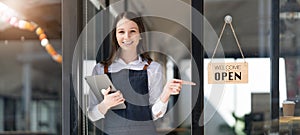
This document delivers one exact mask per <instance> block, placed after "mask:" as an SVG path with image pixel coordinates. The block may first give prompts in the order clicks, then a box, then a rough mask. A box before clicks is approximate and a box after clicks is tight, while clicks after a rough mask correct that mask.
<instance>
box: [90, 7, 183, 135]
mask: <svg viewBox="0 0 300 135" xmlns="http://www.w3.org/2000/svg"><path fill="white" fill-rule="evenodd" d="M114 26H115V28H114V29H113V31H112V49H111V53H110V56H109V58H108V59H107V60H104V61H102V62H100V63H98V64H97V65H96V66H95V67H94V70H93V75H100V74H108V76H109V77H110V79H111V80H112V82H113V84H114V86H115V87H116V89H118V91H117V92H114V93H111V94H109V93H110V91H111V88H107V89H106V90H102V94H103V95H104V99H103V101H101V102H99V101H98V100H97V99H96V97H95V95H94V94H93V93H92V92H90V98H89V99H90V103H89V118H90V119H91V120H92V121H97V120H100V119H101V120H102V121H104V124H103V126H104V128H103V130H104V132H106V133H107V134H116V135H127V134H128V135H133V134H143V135H148V134H149V135H154V134H156V132H155V127H154V125H153V120H156V119H158V118H160V117H162V116H163V115H164V114H165V112H166V110H167V103H168V100H169V97H170V95H173V94H179V92H180V90H181V86H182V84H184V83H186V82H185V81H183V80H178V79H173V80H172V81H170V82H168V83H167V84H166V85H165V87H164V88H163V87H162V86H163V85H162V78H163V77H162V67H161V65H160V64H158V63H157V62H154V61H152V59H151V58H150V57H149V55H148V53H146V52H143V51H144V50H143V45H145V37H142V35H141V33H143V32H145V27H144V24H143V22H142V18H141V17H138V16H137V15H136V14H134V13H132V12H124V13H121V14H120V15H118V16H117V17H116V20H115V24H114ZM122 103H125V105H126V109H119V110H112V107H115V106H117V105H119V104H122Z"/></svg>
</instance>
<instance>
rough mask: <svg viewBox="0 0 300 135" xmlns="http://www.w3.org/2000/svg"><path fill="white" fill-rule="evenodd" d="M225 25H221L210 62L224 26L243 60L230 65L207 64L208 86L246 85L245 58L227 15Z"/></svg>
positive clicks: (230, 18)
mask: <svg viewBox="0 0 300 135" xmlns="http://www.w3.org/2000/svg"><path fill="white" fill-rule="evenodd" d="M224 21H225V23H224V25H223V28H222V31H221V34H220V37H219V38H218V41H217V45H216V48H215V50H214V52H213V55H212V58H211V61H212V60H213V58H214V56H215V54H216V50H217V48H218V46H219V44H220V40H221V38H222V35H223V32H224V30H225V27H226V24H229V25H230V28H231V30H232V33H233V35H234V38H235V41H236V43H237V46H238V47H239V50H240V53H241V55H242V57H243V59H244V62H230V63H228V62H227V63H226V62H225V63H213V62H210V63H209V64H208V70H207V71H208V83H209V84H238V83H248V63H247V62H246V61H245V57H244V54H243V51H242V48H241V46H240V43H239V41H238V39H237V36H236V34H235V31H234V29H233V26H232V24H231V22H232V17H231V16H229V15H227V16H226V17H225V19H224Z"/></svg>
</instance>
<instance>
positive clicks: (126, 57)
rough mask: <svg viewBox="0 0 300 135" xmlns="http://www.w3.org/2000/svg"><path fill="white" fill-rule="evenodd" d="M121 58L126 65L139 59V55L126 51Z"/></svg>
mask: <svg viewBox="0 0 300 135" xmlns="http://www.w3.org/2000/svg"><path fill="white" fill-rule="evenodd" d="M120 58H121V59H122V60H124V62H125V63H126V64H128V63H130V62H132V61H135V60H137V59H138V55H137V53H132V52H129V51H128V52H126V51H122V52H121V54H120Z"/></svg>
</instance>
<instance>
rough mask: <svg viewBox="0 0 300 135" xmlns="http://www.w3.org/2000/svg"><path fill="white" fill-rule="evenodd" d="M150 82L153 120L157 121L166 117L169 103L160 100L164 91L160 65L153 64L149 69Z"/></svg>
mask: <svg viewBox="0 0 300 135" xmlns="http://www.w3.org/2000/svg"><path fill="white" fill-rule="evenodd" d="M148 81H149V83H148V85H149V96H150V98H149V102H150V104H151V105H152V108H151V110H152V117H153V120H156V119H158V118H161V117H163V116H164V114H165V113H166V111H167V106H168V101H167V102H162V101H161V99H160V95H161V93H162V89H163V73H162V67H161V65H160V64H158V63H156V62H152V63H151V65H150V66H149V67H148Z"/></svg>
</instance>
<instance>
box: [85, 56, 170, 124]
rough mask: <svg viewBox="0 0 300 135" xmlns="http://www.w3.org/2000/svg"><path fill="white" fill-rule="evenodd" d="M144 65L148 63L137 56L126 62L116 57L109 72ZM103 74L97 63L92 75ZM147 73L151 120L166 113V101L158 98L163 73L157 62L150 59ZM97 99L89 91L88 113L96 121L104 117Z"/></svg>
mask: <svg viewBox="0 0 300 135" xmlns="http://www.w3.org/2000/svg"><path fill="white" fill-rule="evenodd" d="M145 65H148V63H147V62H146V61H142V58H141V57H140V56H139V57H138V60H135V61H133V62H130V63H128V64H126V63H125V62H124V61H123V60H122V59H121V58H117V59H116V60H115V61H114V62H113V63H112V64H111V65H110V66H109V67H108V72H109V73H115V72H119V71H120V70H122V69H131V70H142V69H143V68H144V66H145ZM101 74H104V66H103V65H102V64H100V63H98V64H97V65H96V66H95V67H94V70H93V75H101ZM147 75H148V87H149V103H150V105H152V108H151V110H152V117H153V120H156V119H158V118H160V117H162V116H164V114H165V113H166V110H167V105H168V102H167V103H163V102H162V101H161V100H160V98H159V97H160V94H161V93H162V90H163V85H162V81H163V75H162V67H161V65H160V64H159V63H157V62H154V61H152V62H151V64H150V65H149V66H148V68H147ZM125 100H126V99H125ZM98 104H99V101H98V100H97V98H96V96H95V95H94V94H93V92H89V108H88V115H89V118H90V120H91V121H97V120H99V119H102V118H105V116H104V115H103V114H102V113H101V112H100V111H99V110H98V107H97V106H98Z"/></svg>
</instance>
